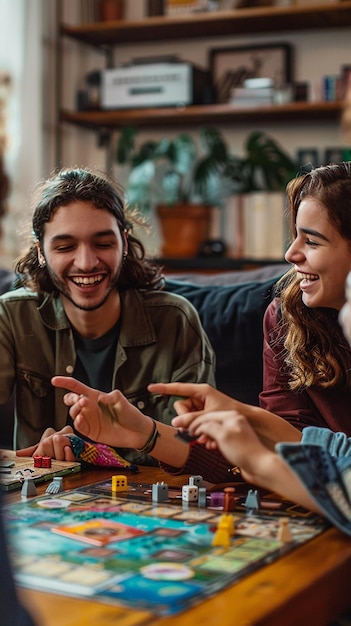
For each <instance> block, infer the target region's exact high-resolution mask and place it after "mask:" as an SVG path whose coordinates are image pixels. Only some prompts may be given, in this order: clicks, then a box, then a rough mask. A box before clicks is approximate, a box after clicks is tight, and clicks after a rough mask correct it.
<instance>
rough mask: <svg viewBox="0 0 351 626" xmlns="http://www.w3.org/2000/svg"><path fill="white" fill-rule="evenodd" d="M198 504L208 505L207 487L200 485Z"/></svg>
mask: <svg viewBox="0 0 351 626" xmlns="http://www.w3.org/2000/svg"><path fill="white" fill-rule="evenodd" d="M197 503H198V506H206V504H207V490H206V487H198V500H197Z"/></svg>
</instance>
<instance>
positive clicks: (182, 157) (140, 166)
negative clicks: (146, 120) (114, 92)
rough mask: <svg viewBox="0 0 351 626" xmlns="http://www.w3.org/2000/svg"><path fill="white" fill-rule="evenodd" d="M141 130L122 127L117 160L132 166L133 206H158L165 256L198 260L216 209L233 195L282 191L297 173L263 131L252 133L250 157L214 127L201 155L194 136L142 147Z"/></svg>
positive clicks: (204, 135)
mask: <svg viewBox="0 0 351 626" xmlns="http://www.w3.org/2000/svg"><path fill="white" fill-rule="evenodd" d="M136 132H137V131H136V129H135V128H134V127H130V126H128V127H125V128H124V129H122V131H121V133H120V135H119V139H118V144H117V154H116V160H117V163H118V164H119V165H126V164H128V165H129V166H130V168H131V169H130V174H129V177H128V181H127V185H126V192H127V196H128V201H129V203H130V204H131V205H137V206H138V208H139V209H140V210H141V211H144V212H148V211H149V210H150V208H151V207H152V206H156V211H157V216H158V218H159V220H160V224H161V231H162V235H163V249H162V254H163V255H164V256H189V257H192V256H196V254H197V253H198V250H199V247H200V245H201V243H202V242H203V241H205V240H206V238H207V235H208V230H209V223H210V212H211V207H214V206H216V207H218V206H219V207H220V206H223V205H224V204H225V202H226V200H227V199H228V198H229V197H230V196H231V195H233V194H245V193H247V192H256V191H282V190H284V189H285V186H286V184H287V182H288V180H290V179H291V178H292V177H293V176H294V175H295V172H296V164H295V163H294V161H293V160H292V159H291V158H290V157H289V156H288V155H287V153H285V152H284V150H283V149H282V148H280V146H279V145H278V144H277V143H276V142H275V141H274V139H272V138H271V137H269V136H268V135H266V134H265V133H263V132H261V131H254V132H253V133H251V134H250V135H249V137H248V139H247V141H246V144H245V154H244V156H234V155H232V154H231V153H230V151H229V148H228V146H227V144H226V142H225V141H224V139H223V137H222V135H221V134H220V132H219V131H218V130H217V129H215V128H212V127H205V128H202V129H200V131H199V134H200V140H201V150H200V154H199V151H198V149H197V146H196V143H195V141H194V139H193V138H192V137H191V136H190V135H189V134H186V133H180V134H179V135H178V136H177V137H176V138H175V139H172V140H171V139H167V138H165V139H161V140H160V141H158V142H155V141H147V142H145V143H144V144H142V145H141V146H140V147H139V148H136V144H135V137H136ZM168 235H169V236H168ZM193 237H196V239H195V238H194V239H193Z"/></svg>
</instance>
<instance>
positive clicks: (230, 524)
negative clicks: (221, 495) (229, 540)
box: [221, 513, 235, 537]
mask: <svg viewBox="0 0 351 626" xmlns="http://www.w3.org/2000/svg"><path fill="white" fill-rule="evenodd" d="M221 519H223V521H224V523H225V524H228V530H229V533H230V535H231V537H232V536H233V535H235V526H234V517H233V515H231V513H223V515H222V518H221Z"/></svg>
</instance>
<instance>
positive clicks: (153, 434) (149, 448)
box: [136, 420, 160, 454]
mask: <svg viewBox="0 0 351 626" xmlns="http://www.w3.org/2000/svg"><path fill="white" fill-rule="evenodd" d="M153 423H154V426H153V429H152V432H151V435H150V437H149V438H148V440H147V442H146V443H145V445H144V446H143V447H142V448H136V450H137V451H138V452H145V453H146V454H148V453H149V452H151V451H152V450H153V449H154V447H155V445H156V441H157V438H158V437H159V436H160V433H159V432H158V430H157V422H156V421H155V420H153Z"/></svg>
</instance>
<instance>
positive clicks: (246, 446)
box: [176, 411, 320, 512]
mask: <svg viewBox="0 0 351 626" xmlns="http://www.w3.org/2000/svg"><path fill="white" fill-rule="evenodd" d="M176 419H178V418H176ZM196 432H197V434H202V435H206V436H207V437H208V438H209V439H210V440H211V441H214V442H216V445H217V446H218V448H219V449H220V451H221V452H222V454H223V456H225V457H226V458H227V459H228V461H230V462H231V463H232V464H233V465H238V466H239V467H240V470H241V474H242V476H243V478H244V479H245V480H246V481H247V482H248V483H250V484H253V485H257V486H258V487H264V488H265V489H269V490H271V491H273V492H275V493H278V494H280V495H281V496H283V497H285V498H288V499H289V500H292V501H294V502H298V503H299V504H301V505H302V506H304V507H305V508H307V509H310V510H312V511H317V512H320V511H319V509H318V507H317V504H316V503H315V502H314V500H312V498H311V497H310V495H309V494H308V492H307V491H306V489H305V488H304V486H303V484H302V483H301V482H300V481H299V479H298V478H297V477H296V476H295V474H294V473H293V472H292V471H291V470H290V468H289V467H288V466H287V465H286V463H285V462H284V461H283V459H282V458H281V457H280V456H278V455H277V454H276V453H275V452H273V451H272V450H270V449H268V448H267V447H266V446H265V445H264V444H263V443H262V441H261V440H260V438H259V437H258V436H257V434H256V432H255V430H254V428H253V427H252V426H251V425H250V422H249V420H248V419H247V418H246V417H245V416H244V415H242V414H240V413H238V412H237V411H216V412H213V413H212V412H209V413H207V414H206V420H202V421H201V422H199V423H198V426H197V428H196Z"/></svg>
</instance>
